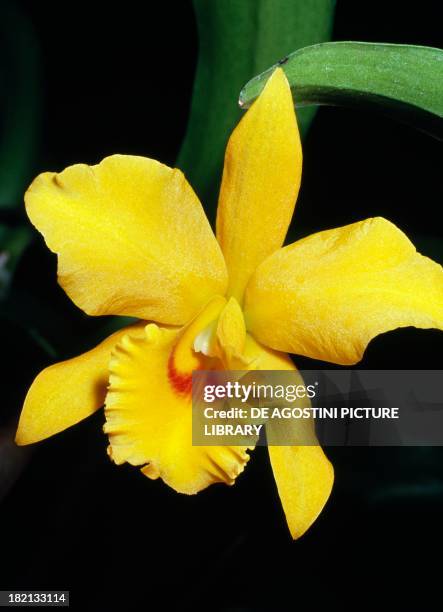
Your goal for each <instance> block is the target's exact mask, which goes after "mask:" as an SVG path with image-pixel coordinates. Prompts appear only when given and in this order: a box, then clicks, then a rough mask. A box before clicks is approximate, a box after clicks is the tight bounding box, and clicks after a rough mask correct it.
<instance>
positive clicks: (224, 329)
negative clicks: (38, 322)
mask: <svg viewBox="0 0 443 612" xmlns="http://www.w3.org/2000/svg"><path fill="white" fill-rule="evenodd" d="M301 170H302V152H301V143H300V137H299V132H298V128H297V121H296V118H295V113H294V107H293V101H292V96H291V91H290V88H289V85H288V83H287V80H286V77H285V75H284V73H283V71H282V70H281V69H277V70H276V71H275V72H274V73H273V75H272V76H271V77H270V79H269V81H268V83H267V84H266V87H265V88H264V90H263V92H262V93H261V94H260V96H259V97H258V98H257V100H256V101H255V103H254V104H253V105H252V106H251V108H250V109H249V110H248V111H247V112H246V114H245V115H244V117H243V118H242V120H241V121H240V123H239V125H238V126H237V127H236V129H235V130H234V132H233V134H232V135H231V138H230V140H229V143H228V146H227V150H226V156H225V166H224V171H223V180H222V185H221V191H220V198H219V205H218V210H217V231H216V237H215V236H214V234H213V232H212V230H211V227H210V225H209V222H208V220H207V218H206V216H205V214H204V212H203V208H202V206H201V204H200V202H199V200H198V198H197V196H196V194H195V193H194V191H193V190H192V188H191V187H190V185H189V184H188V183H187V181H186V179H185V177H184V176H183V174H182V173H181V172H180V171H179V170H176V169H171V168H168V167H167V166H165V165H163V164H161V163H159V162H156V161H154V160H152V159H147V158H143V157H134V156H128V155H114V156H112V157H108V158H106V159H104V160H103V161H102V162H101V163H100V164H98V165H97V166H86V165H84V164H79V165H75V166H71V167H69V168H67V169H66V170H64V171H63V172H61V173H59V174H55V173H50V172H48V173H44V174H41V175H40V176H38V177H37V178H36V179H35V181H34V182H33V183H32V185H31V186H30V188H29V190H28V191H27V193H26V196H25V202H26V210H27V213H28V215H29V218H30V219H31V221H32V223H33V224H34V225H35V226H36V227H37V229H38V230H39V231H40V232H41V233H42V234H43V236H44V237H45V240H46V243H47V245H48V247H49V248H50V249H51V250H52V251H53V252H54V253H57V255H58V277H59V282H60V284H61V286H62V287H63V288H64V290H65V291H66V293H67V294H68V295H69V297H70V298H71V299H72V300H73V301H74V303H75V304H77V306H79V307H80V308H82V309H83V310H84V311H85V312H86V313H87V314H90V315H103V314H114V315H129V316H133V317H136V318H139V319H141V320H142V322H141V323H139V324H136V325H134V326H132V327H130V328H126V329H123V330H121V331H119V332H117V333H116V334H114V335H113V336H110V337H109V338H107V339H106V340H104V341H103V342H102V343H101V344H100V345H99V346H97V347H96V348H93V349H92V350H91V351H89V352H88V353H85V354H84V355H80V356H79V357H76V358H74V359H71V360H68V361H65V362H62V363H59V364H55V365H53V366H50V367H49V368H47V369H46V370H44V371H43V372H41V373H40V374H39V375H38V376H37V378H36V379H35V381H34V383H33V384H32V386H31V388H30V390H29V392H28V395H27V397H26V400H25V404H24V408H23V411H22V414H21V417H20V423H19V427H18V431H17V442H18V443H19V444H29V443H31V442H36V441H38V440H41V439H43V438H46V437H48V436H50V435H52V434H55V433H57V432H59V431H62V430H63V429H65V428H67V427H69V426H71V425H73V424H74V423H77V422H78V421H80V420H81V419H83V418H85V417H87V416H88V415H89V414H92V413H93V412H94V411H95V410H97V409H98V408H99V407H100V406H102V405H103V403H105V404H106V408H105V413H106V425H105V431H106V432H107V434H108V436H109V443H110V446H109V449H110V450H109V453H110V456H111V457H112V459H113V460H114V461H115V462H116V463H122V462H124V461H126V462H129V463H132V464H134V465H139V466H141V467H142V471H143V473H145V474H146V475H147V476H149V477H150V478H158V477H161V478H162V479H163V480H164V481H165V482H167V483H168V484H169V485H171V486H172V487H173V488H175V489H176V490H177V491H182V492H186V493H195V492H197V491H199V490H201V489H202V488H204V487H206V486H208V485H209V484H211V483H213V482H226V483H228V484H232V482H234V480H235V478H236V477H237V476H238V474H239V473H241V471H242V470H243V468H244V466H245V464H246V461H247V460H248V458H249V455H248V453H247V449H246V448H243V449H241V448H240V449H239V448H235V449H234V448H230V447H218V448H216V447H211V448H210V449H206V450H205V449H203V448H196V447H193V446H192V443H191V435H190V427H191V414H190V401H191V399H190V397H191V395H190V390H191V384H192V378H191V374H192V371H193V370H195V369H198V368H201V367H205V368H209V369H211V368H232V369H234V368H235V369H266V370H273V369H274V370H285V369H294V365H293V364H292V361H291V360H290V359H289V358H288V356H287V355H286V353H287V352H289V353H296V354H301V355H306V356H308V357H314V358H316V359H322V360H324V361H329V362H332V363H339V364H354V363H356V362H358V361H359V360H360V359H361V358H362V355H363V353H364V351H365V349H366V346H367V345H368V343H369V342H370V341H371V339H372V338H374V336H376V335H377V334H380V333H382V332H386V331H388V330H391V329H395V328H396V327H404V326H408V325H414V326H415V327H420V328H429V327H436V328H439V329H443V271H442V268H441V266H439V265H438V264H436V263H434V262H433V261H431V260H430V259H428V258H426V257H423V256H422V255H420V254H419V253H417V252H416V250H415V248H414V246H413V245H412V244H411V242H410V241H409V240H408V239H407V237H406V236H405V235H404V234H403V233H402V232H401V231H400V230H399V229H398V228H397V227H395V225H393V224H392V223H390V222H388V221H386V220H385V219H382V218H375V219H367V220H365V221H361V222H358V223H353V224H352V225H348V226H346V227H342V228H338V229H331V230H328V231H324V232H320V233H318V234H314V235H313V236H309V237H307V238H304V239H303V240H299V241H298V242H295V243H293V244H290V245H288V246H286V247H284V248H282V245H283V242H284V239H285V235H286V232H287V229H288V225H289V222H290V220H291V217H292V214H293V211H294V206H295V202H296V199H297V194H298V190H299V187H300V181H301ZM337 279H339V282H337ZM147 321H149V322H150V324H149V325H147V324H146V322H147ZM109 371H110V377H109ZM108 379H109V390H108V391H107V390H106V386H107V383H108ZM269 453H270V459H271V464H272V469H273V472H274V476H275V480H276V483H277V488H278V492H279V495H280V499H281V501H282V504H283V508H284V511H285V514H286V518H287V520H288V525H289V528H290V530H291V533H292V535H293V536H294V537H298V536H300V535H301V534H302V533H304V531H306V529H308V527H309V526H310V525H311V524H312V522H313V521H314V520H315V518H316V517H317V516H318V514H319V512H320V511H321V509H322V507H323V506H324V504H325V503H326V500H327V499H328V496H329V494H330V491H331V487H332V482H333V471H332V467H331V465H330V463H329V461H328V460H327V458H326V457H325V455H324V453H323V451H322V450H321V448H319V447H318V446H312V447H307V446H304V447H269Z"/></svg>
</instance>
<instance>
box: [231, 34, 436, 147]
mask: <svg viewBox="0 0 443 612" xmlns="http://www.w3.org/2000/svg"><path fill="white" fill-rule="evenodd" d="M275 67H276V64H275V65H274V66H272V67H271V68H269V69H268V70H266V71H265V72H263V73H262V74H260V75H258V76H256V77H255V78H253V79H252V80H251V81H249V82H248V83H247V84H246V85H245V86H244V88H243V89H242V91H241V92H240V105H241V106H242V107H243V108H247V107H248V106H249V105H250V104H251V103H252V102H253V101H254V100H255V98H256V97H257V96H258V94H259V93H260V91H261V90H262V89H263V87H264V84H265V83H266V81H267V79H268V78H269V75H270V74H271V72H272V71H273V70H274V69H275ZM283 69H284V71H285V73H286V75H287V77H288V79H289V82H290V84H291V88H292V93H293V96H294V101H295V103H296V105H298V106H305V105H312V104H329V105H334V106H351V107H357V108H370V109H371V108H372V109H378V110H381V111H383V112H387V113H390V114H393V116H394V117H395V118H397V119H398V120H400V121H403V122H405V123H409V124H411V125H413V126H415V127H416V128H418V129H420V130H423V131H425V132H427V133H429V134H431V135H432V136H435V137H436V138H442V137H443V121H442V117H443V51H442V50H441V49H434V48H432V47H418V46H413V45H390V44H378V43H377V44H376V43H364V42H333V43H324V44H319V45H314V46H311V47H306V48H305V49H299V50H298V51H295V52H294V53H291V55H289V57H288V59H287V61H286V62H285V64H284V65H283Z"/></svg>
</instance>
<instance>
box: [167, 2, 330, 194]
mask: <svg viewBox="0 0 443 612" xmlns="http://www.w3.org/2000/svg"><path fill="white" fill-rule="evenodd" d="M334 4H335V3H334V1H333V0H211V1H210V2H209V1H208V0H194V7H195V13H196V18H197V26H198V33H199V44H200V54H199V60H198V65H197V72H196V78H195V84H194V93H193V98H192V104H191V113H190V120H189V124H188V130H187V134H186V137H185V140H184V143H183V146H182V150H181V152H180V155H179V158H178V161H177V166H178V167H179V168H181V169H182V170H184V172H185V174H186V176H187V178H188V179H189V181H190V182H191V184H192V185H193V187H194V188H195V189H196V190H197V192H198V193H199V195H200V196H201V197H203V198H205V199H206V200H207V198H208V197H209V196H214V195H215V193H216V190H217V188H218V182H219V180H220V176H221V170H222V166H223V155H224V150H225V146H226V143H227V140H228V137H229V135H230V133H231V131H232V129H233V128H234V126H235V125H236V123H237V122H238V120H239V118H240V112H239V109H238V105H237V101H238V92H239V90H240V87H241V86H242V85H243V83H244V82H245V80H246V79H248V78H251V77H252V76H253V75H254V74H256V73H257V72H259V71H261V70H264V69H265V68H266V66H269V64H270V63H272V62H275V61H277V60H278V59H280V58H282V57H283V56H285V55H286V54H287V53H289V52H290V51H292V50H294V49H297V48H300V47H304V46H306V45H309V44H313V43H317V42H322V41H324V40H328V39H329V37H330V34H331V29H332V21H333V12H334ZM312 117H313V109H306V111H305V112H303V113H301V114H300V122H301V128H302V131H306V130H307V128H308V125H309V123H310V121H311V119H312Z"/></svg>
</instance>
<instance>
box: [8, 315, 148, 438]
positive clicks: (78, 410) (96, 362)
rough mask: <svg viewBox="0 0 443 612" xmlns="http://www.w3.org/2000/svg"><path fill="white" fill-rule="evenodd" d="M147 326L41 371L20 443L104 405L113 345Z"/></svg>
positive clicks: (26, 405) (27, 401) (27, 405)
mask: <svg viewBox="0 0 443 612" xmlns="http://www.w3.org/2000/svg"><path fill="white" fill-rule="evenodd" d="M144 327H145V324H144V323H143V324H142V323H140V324H136V325H133V326H131V327H126V328H125V329H122V330H120V331H118V332H116V333H115V334H112V336H109V338H106V340H104V341H103V342H102V343H101V344H99V345H98V346H97V347H95V348H93V349H92V350H90V351H88V352H87V353H84V354H83V355H79V356H78V357H74V358H73V359H68V360H67V361H62V362H61V363H56V364H54V365H52V366H49V368H46V369H45V370H43V371H42V372H40V374H39V375H38V376H37V378H36V379H35V380H34V382H33V383H32V385H31V388H30V389H29V391H28V394H27V396H26V399H25V403H24V406H23V410H22V413H21V415H20V421H19V424H18V430H17V435H16V442H17V444H19V445H23V444H32V443H33V442H38V441H39V440H43V439H44V438H48V437H49V436H52V435H54V434H56V433H58V432H60V431H63V430H64V429H66V428H67V427H70V426H71V425H74V424H75V423H78V422H79V421H81V420H82V419H85V418H86V417H87V416H89V415H91V414H93V413H94V412H95V411H96V410H98V408H100V407H101V406H103V404H104V401H105V395H106V387H107V384H108V377H109V372H108V363H109V359H110V357H111V351H112V349H113V348H114V346H115V345H116V344H117V343H118V342H119V341H120V340H121V338H122V337H123V336H126V335H130V336H131V337H132V336H134V337H137V336H140V335H141V334H143V335H144Z"/></svg>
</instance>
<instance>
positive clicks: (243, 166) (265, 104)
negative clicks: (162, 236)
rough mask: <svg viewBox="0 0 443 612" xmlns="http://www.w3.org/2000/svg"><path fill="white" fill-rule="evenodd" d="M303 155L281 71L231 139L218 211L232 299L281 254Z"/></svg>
mask: <svg viewBox="0 0 443 612" xmlns="http://www.w3.org/2000/svg"><path fill="white" fill-rule="evenodd" d="M301 168H302V151H301V144H300V136H299V132H298V127H297V120H296V118H295V113H294V105H293V101H292V95H291V90H290V88H289V84H288V82H287V79H286V76H285V74H284V72H283V71H282V70H281V69H277V70H276V71H275V72H274V73H273V75H272V76H271V78H270V79H269V81H268V82H267V84H266V87H265V88H264V90H263V92H262V93H261V95H260V96H259V98H258V99H257V100H256V102H255V103H254V104H253V105H252V107H251V108H250V109H249V110H248V111H247V113H246V114H245V116H244V117H243V118H242V120H241V121H240V123H239V125H238V126H237V127H236V129H235V130H234V132H233V133H232V135H231V138H230V139H229V143H228V147H227V149H226V156H225V167H224V171H223V180H222V186H221V191H220V199H219V205H218V211H217V239H218V241H219V243H220V245H221V247H222V251H223V254H224V256H225V260H226V264H227V267H228V271H229V295H232V296H234V297H235V298H236V299H237V300H238V302H239V303H240V304H241V303H242V299H243V291H244V288H245V285H246V283H247V281H248V279H249V277H250V276H251V274H252V273H253V272H254V270H255V269H256V267H257V266H258V264H260V263H261V262H262V261H263V260H264V259H265V258H266V257H267V256H268V255H270V254H271V253H273V252H274V251H275V250H276V249H278V248H280V247H281V245H282V244H283V241H284V239H285V236H286V232H287V229H288V226H289V223H290V221H291V217H292V213H293V211H294V206H295V201H296V199H297V194H298V190H299V187H300V180H301Z"/></svg>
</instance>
